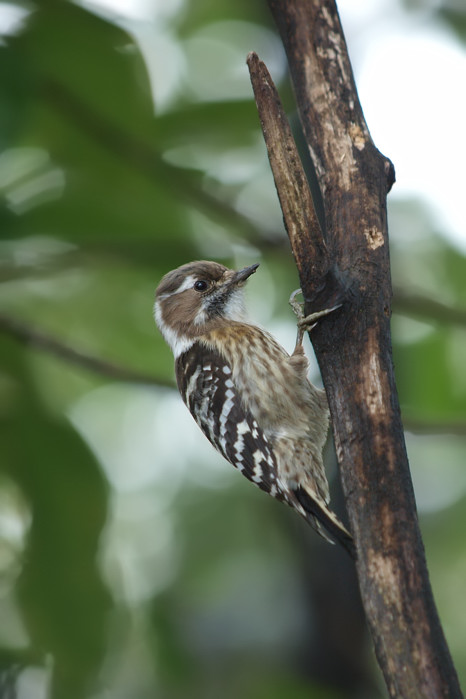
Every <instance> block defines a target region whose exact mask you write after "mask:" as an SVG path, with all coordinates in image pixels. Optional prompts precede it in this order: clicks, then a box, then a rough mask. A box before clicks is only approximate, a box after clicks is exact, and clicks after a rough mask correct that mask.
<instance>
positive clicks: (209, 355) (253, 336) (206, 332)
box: [154, 260, 355, 557]
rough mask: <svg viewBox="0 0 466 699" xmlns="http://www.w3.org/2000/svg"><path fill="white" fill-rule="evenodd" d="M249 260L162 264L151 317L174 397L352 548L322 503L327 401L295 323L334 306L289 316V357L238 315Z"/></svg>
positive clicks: (314, 522)
mask: <svg viewBox="0 0 466 699" xmlns="http://www.w3.org/2000/svg"><path fill="white" fill-rule="evenodd" d="M258 267H259V264H253V265H250V266H248V267H245V268H244V269H241V270H239V271H235V270H232V269H229V268H227V267H225V266H224V265H222V264H220V263H218V262H213V261H208V260H198V261H194V262H189V263H187V264H184V265H182V266H181V267H178V268H177V269H175V270H172V271H171V272H168V273H167V274H166V275H165V276H164V277H163V278H162V280H161V281H160V283H159V285H158V287H157V289H156V295H155V296H156V298H155V305H154V316H155V321H156V324H157V326H158V328H159V330H160V332H161V334H162V336H163V337H164V339H165V340H166V342H167V343H168V345H169V346H170V348H171V350H172V352H173V355H174V359H175V374H176V381H177V385H178V389H179V392H180V394H181V397H182V399H183V401H184V403H185V404H186V406H187V407H188V409H189V411H190V412H191V414H192V416H193V418H194V419H195V421H196V422H197V424H198V425H199V427H200V428H201V430H202V432H203V433H204V435H205V436H206V437H207V439H208V440H209V441H210V442H211V444H212V445H213V446H214V447H215V448H216V449H217V450H218V451H219V452H220V454H221V455H222V456H223V457H224V458H225V459H226V460H227V461H229V462H230V463H231V464H232V465H233V466H235V467H236V468H237V469H238V470H239V471H240V472H241V473H242V474H243V475H244V476H246V478H248V479H249V480H250V481H251V482H253V483H255V484H256V485H257V486H258V487H259V488H261V489H262V490H264V491H265V492H267V493H269V494H270V495H271V496H272V497H274V498H276V499H277V500H280V501H282V502H284V503H286V504H288V505H289V506H291V507H292V508H293V509H294V510H296V511H297V512H298V513H299V514H300V515H301V516H302V517H303V518H304V519H305V520H306V521H307V522H308V523H309V524H310V525H311V526H312V527H313V528H314V529H315V530H316V531H317V532H318V533H319V534H320V535H321V536H322V537H323V538H324V539H326V540H327V541H330V542H331V543H335V542H339V543H340V544H341V545H342V546H343V547H344V548H345V549H346V550H347V551H348V552H349V553H350V555H351V556H352V557H354V555H355V549H354V542H353V539H352V536H351V534H350V533H349V531H348V530H347V529H346V527H345V526H344V525H343V524H342V522H341V521H340V520H339V518H338V517H337V515H336V514H335V513H334V512H333V511H332V510H331V509H330V507H329V501H330V495H329V487H328V481H327V477H326V474H325V469H324V464H323V457H322V450H323V447H324V444H325V441H326V438H327V432H328V425H329V409H328V403H327V398H326V394H325V391H324V390H322V389H319V388H317V387H316V386H314V385H313V384H312V383H311V382H310V381H309V379H308V378H307V372H308V368H309V362H308V360H307V357H306V355H305V353H304V349H303V335H304V332H305V330H307V329H311V328H312V327H313V326H314V325H315V323H316V322H319V320H320V318H322V317H323V316H325V315H327V314H328V313H330V312H332V311H333V310H335V308H330V309H324V310H323V311H320V312H318V313H315V314H312V315H310V316H307V317H303V313H302V310H301V307H300V305H299V304H298V302H297V301H296V295H297V293H298V292H300V289H298V290H297V291H296V292H294V293H293V294H292V295H291V298H290V304H291V305H292V308H293V310H294V311H295V313H296V314H297V316H298V336H297V340H296V346H295V348H294V351H293V353H292V354H291V355H290V354H288V352H286V350H285V349H284V348H283V347H282V346H281V345H280V344H279V343H278V342H277V341H276V340H275V338H274V337H273V336H272V335H271V334H270V333H269V332H267V331H266V330H264V329H262V328H261V327H259V326H258V325H255V324H253V323H252V322H251V321H250V320H249V319H248V316H247V314H246V310H245V302H244V286H245V284H246V282H247V280H248V279H249V278H250V277H251V275H252V274H254V273H255V272H256V270H257V268H258Z"/></svg>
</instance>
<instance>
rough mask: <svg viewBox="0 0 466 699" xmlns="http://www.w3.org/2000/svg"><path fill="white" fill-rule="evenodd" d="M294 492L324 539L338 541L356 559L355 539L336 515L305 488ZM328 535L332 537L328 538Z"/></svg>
mask: <svg viewBox="0 0 466 699" xmlns="http://www.w3.org/2000/svg"><path fill="white" fill-rule="evenodd" d="M294 492H295V495H296V498H297V499H298V501H299V503H300V505H301V506H302V507H303V508H304V510H305V512H306V515H307V517H306V519H312V522H311V523H312V524H316V525H317V530H318V531H319V533H320V534H321V535H322V536H323V537H324V539H329V540H331V541H332V542H335V541H337V542H338V543H339V544H341V545H342V546H343V548H345V549H346V551H348V553H349V555H350V556H351V558H356V548H355V545H354V540H353V537H352V536H351V534H350V533H349V531H348V530H347V529H346V527H345V526H344V524H342V522H340V520H339V519H338V517H337V516H336V514H335V513H334V512H332V511H331V510H329V509H328V508H327V507H326V506H325V505H324V504H323V503H322V504H320V503H319V502H318V501H317V500H315V499H314V498H313V497H311V496H310V495H309V493H307V492H306V491H305V490H304V488H303V487H301V486H299V487H298V488H296V490H295V491H294ZM319 525H320V526H319ZM327 534H329V535H330V536H326V535H327Z"/></svg>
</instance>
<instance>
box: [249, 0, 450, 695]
mask: <svg viewBox="0 0 466 699" xmlns="http://www.w3.org/2000/svg"><path fill="white" fill-rule="evenodd" d="M269 6H270V8H271V10H272V14H273V16H274V19H275V21H276V23H277V26H278V29H279V31H280V34H281V36H282V40H283V43H284V45H285V49H286V52H287V55H288V61H289V66H290V71H291V76H292V80H293V85H294V89H295V94H296V99H297V103H298V109H299V113H300V117H301V122H302V125H303V130H304V133H305V136H306V140H307V143H308V145H309V149H310V152H311V156H312V160H313V163H314V167H315V170H316V174H317V178H318V181H319V185H320V189H321V193H322V198H323V203H324V210H325V231H324V232H322V231H321V229H320V226H319V225H318V223H317V219H316V217H315V214H314V213H313V212H310V208H312V199H310V196H309V191H308V188H307V183H306V180H305V178H304V175H303V171H302V166H301V164H300V162H299V158H298V156H297V152H296V148H295V145H294V141H293V139H292V136H291V132H290V129H289V126H288V123H287V121H286V117H285V115H284V113H283V109H282V107H281V104H280V101H279V98H278V95H277V93H276V90H275V88H274V85H273V83H272V81H271V79H270V76H269V75H268V72H267V69H266V68H265V66H264V65H263V64H262V63H260V61H259V60H258V58H257V56H255V54H251V55H250V56H249V58H248V64H249V67H250V72H251V80H252V83H253V87H254V92H255V96H256V102H257V105H258V110H259V115H260V118H261V124H262V128H263V132H264V137H265V140H266V144H267V149H268V153H269V159H270V162H271V166H272V170H273V172H274V178H275V182H276V186H277V191H278V194H279V198H280V202H281V205H282V210H283V215H284V220H285V225H286V228H287V231H288V234H289V237H290V241H291V246H292V250H293V253H294V255H295V258H296V263H297V267H298V271H299V274H300V279H301V285H302V289H303V293H304V298H305V299H306V311H307V312H309V313H310V312H312V311H316V310H321V309H322V308H323V307H326V306H328V304H329V303H332V302H334V301H335V299H338V300H339V301H341V302H342V303H343V306H342V308H341V309H339V310H338V311H335V312H334V313H333V314H331V315H330V316H328V317H327V318H326V319H325V321H323V322H320V323H319V324H318V325H317V326H316V328H315V329H314V330H313V331H312V338H311V339H312V341H313V345H314V349H315V351H316V356H317V359H318V361H319V365H320V368H321V372H322V378H323V381H324V384H325V387H326V391H327V395H328V399H329V404H330V409H331V414H332V422H333V431H334V437H335V445H336V451H337V456H338V461H339V464H340V469H341V475H342V483H343V489H344V492H345V496H346V502H347V509H348V515H349V519H350V523H351V529H352V532H353V535H354V537H355V542H356V546H357V554H358V557H357V563H356V565H357V572H358V577H359V584H360V589H361V595H362V599H363V604H364V608H365V612H366V616H367V620H368V623H369V627H370V630H371V633H372V637H373V640H374V645H375V650H376V654H377V658H378V661H379V664H380V666H381V669H382V671H383V673H384V677H385V681H386V684H387V688H388V691H389V694H390V696H392V697H410V698H411V697H426V698H427V697H429V698H433V697H461V696H462V695H461V691H460V688H459V685H458V680H457V676H456V672H455V669H454V667H453V663H452V660H451V657H450V654H449V651H448V647H447V645H446V642H445V638H444V635H443V631H442V628H441V625H440V622H439V619H438V615H437V611H436V608H435V603H434V600H433V596H432V592H431V588H430V583H429V578H428V572H427V566H426V561H425V555H424V549H423V544H422V540H421V536H420V531H419V526H418V521H417V515H416V506H415V500H414V494H413V488H412V483H411V478H410V473H409V465H408V460H407V454H406V448H405V443H404V435H403V426H402V423H401V417H400V409H399V404H398V397H397V391H396V385H395V378H394V372H393V362H392V352H391V339H390V313H391V309H390V306H391V293H392V292H391V280H390V266H389V254H388V234H387V219H386V195H387V192H388V191H389V189H390V187H391V185H392V183H393V181H394V171H393V167H392V165H391V163H390V161H389V160H388V159H387V158H385V157H384V156H383V155H382V154H381V153H379V151H378V150H377V149H376V148H375V146H374V144H373V142H372V140H371V137H370V134H369V131H368V129H367V125H366V123H365V121H364V116H363V113H362V110H361V106H360V104H359V100H358V96H357V92H356V87H355V84H354V79H353V75H352V70H351V65H350V62H349V58H348V54H347V49H346V45H345V41H344V36H343V32H342V29H341V26H340V21H339V18H338V14H337V10H336V7H335V5H334V2H333V0H269Z"/></svg>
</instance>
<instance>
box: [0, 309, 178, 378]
mask: <svg viewBox="0 0 466 699" xmlns="http://www.w3.org/2000/svg"><path fill="white" fill-rule="evenodd" d="M0 332H4V333H6V334H8V335H10V337H13V338H14V339H15V340H18V341H19V342H21V343H22V344H24V345H28V346H30V347H33V348H34V349H38V350H42V351H44V352H47V353H48V354H51V355H53V356H55V357H58V358H59V359H62V360H64V361H66V362H69V363H71V364H74V365H76V366H79V367H82V368H83V369H87V370H88V371H93V372H95V373H97V374H101V375H102V376H107V377H108V378H111V379H116V380H117V381H128V382H129V383H137V384H144V385H146V386H166V387H167V388H173V387H174V384H173V381H170V380H168V379H166V378H164V377H156V376H152V375H150V374H143V373H141V372H139V371H134V370H133V369H129V368H127V367H124V366H121V365H119V364H115V363H113V362H110V361H108V360H107V359H101V358H99V357H94V356H93V355H91V354H88V353H86V352H81V351H78V350H76V349H74V348H73V347H70V346H69V345H67V344H65V343H64V342H61V341H60V340H57V339H56V338H54V337H51V336H50V335H47V334H45V333H43V332H41V331H39V330H36V329H35V328H32V327H31V326H30V325H28V324H27V323H24V322H21V321H20V320H17V319H16V318H12V317H11V316H8V315H6V314H4V313H0Z"/></svg>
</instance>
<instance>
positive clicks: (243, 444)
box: [176, 343, 284, 500]
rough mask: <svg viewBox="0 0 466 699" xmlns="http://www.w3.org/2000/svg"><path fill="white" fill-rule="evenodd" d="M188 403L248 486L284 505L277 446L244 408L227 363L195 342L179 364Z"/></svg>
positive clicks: (179, 379) (182, 390) (181, 386)
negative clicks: (278, 475)
mask: <svg viewBox="0 0 466 699" xmlns="http://www.w3.org/2000/svg"><path fill="white" fill-rule="evenodd" d="M176 379H177V383H178V388H179V390H180V393H181V395H182V397H183V400H184V402H185V403H186V405H187V406H188V408H189V410H190V412H191V414H192V416H193V417H194V419H195V420H196V422H197V424H198V425H199V427H200V428H201V430H202V431H203V433H204V434H205V436H206V437H207V439H208V440H209V441H210V442H211V443H212V444H213V446H214V447H215V448H216V449H217V450H218V451H219V452H220V453H221V454H222V456H224V457H225V459H227V461H229V462H230V463H231V464H233V466H235V468H237V469H238V470H239V471H241V473H243V475H245V476H246V478H248V479H249V480H250V481H252V482H253V483H255V484H256V485H258V486H259V488H261V489H262V490H265V491H266V492H267V493H270V495H272V496H273V497H276V498H278V499H281V500H283V499H284V494H283V493H282V492H281V489H280V488H279V485H278V483H277V464H276V459H275V455H274V452H273V445H272V444H271V442H270V440H269V439H268V438H267V437H266V436H265V434H264V433H263V431H262V430H261V429H260V427H259V425H258V424H257V422H256V420H255V419H254V418H253V417H252V415H251V413H250V412H249V411H248V410H247V409H246V408H245V407H244V406H243V405H242V402H241V399H240V397H239V393H238V391H237V389H236V387H235V385H234V383H233V380H232V371H231V367H230V365H229V364H228V363H227V362H226V360H225V358H224V357H223V356H222V355H221V354H220V353H219V352H218V351H217V350H215V349H211V348H207V347H206V346H205V345H203V346H202V347H200V346H199V344H198V343H195V344H194V345H193V346H192V347H191V349H189V350H188V351H187V352H184V353H183V354H182V355H180V357H178V359H177V360H176Z"/></svg>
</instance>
